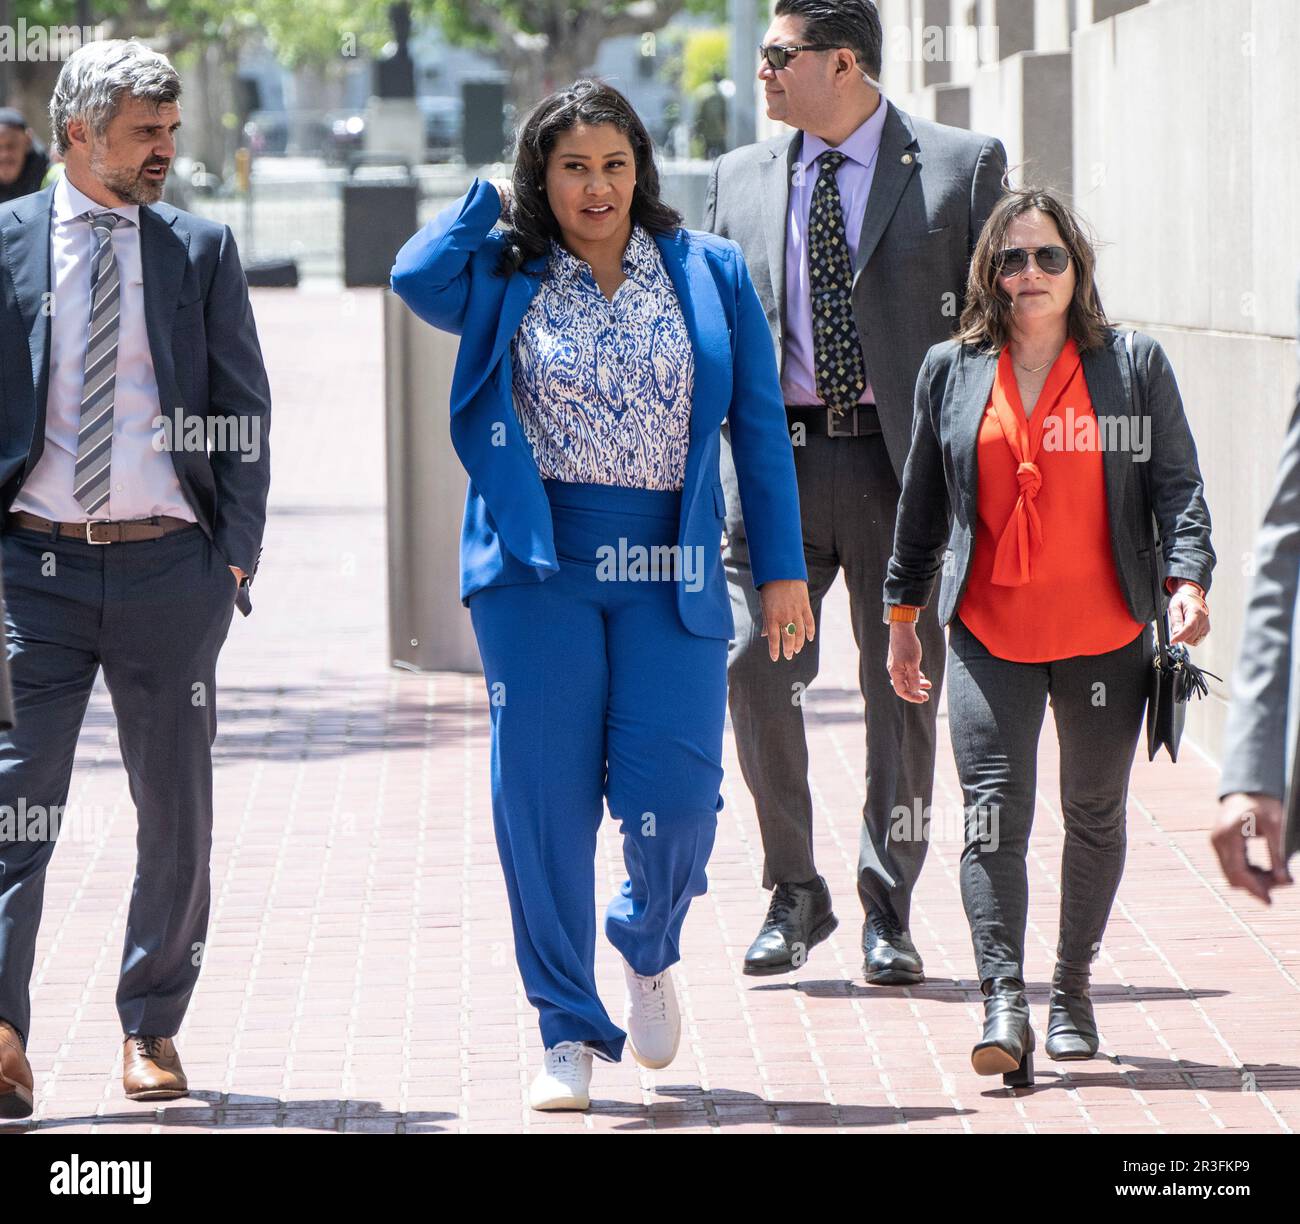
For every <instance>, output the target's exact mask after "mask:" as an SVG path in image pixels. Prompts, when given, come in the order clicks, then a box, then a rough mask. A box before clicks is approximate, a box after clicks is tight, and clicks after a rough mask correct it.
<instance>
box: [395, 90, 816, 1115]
mask: <svg viewBox="0 0 1300 1224" xmlns="http://www.w3.org/2000/svg"><path fill="white" fill-rule="evenodd" d="M498 222H500V227H499V228H497V227H498ZM392 283H393V289H394V291H395V292H396V293H397V294H399V295H400V296H401V297H402V299H403V300H404V301H405V302H406V303H407V305H409V306H410V307H411V309H412V310H413V311H415V313H416V314H417V315H419V316H420V317H421V318H422V319H424V320H425V321H426V322H428V323H431V324H432V325H433V326H435V327H439V328H442V329H444V330H446V331H450V332H453V333H455V334H457V335H459V336H460V337H461V344H460V352H459V355H458V357H457V360H456V370H455V374H454V377H453V380H452V390H451V433H452V441H453V443H454V445H455V447H456V452H457V454H458V455H459V456H460V458H461V461H462V462H463V463H464V465H465V468H466V470H467V471H468V473H469V478H470V479H469V489H468V492H467V496H466V502H465V519H464V525H463V530H462V536H461V597H462V599H463V600H464V601H465V602H466V603H467V605H468V606H469V609H470V614H471V618H472V620H473V624H474V632H475V634H476V636H477V638H478V644H479V652H480V655H481V656H482V659H483V669H484V675H485V679H486V682H487V690H488V698H489V709H490V712H491V720H492V808H493V819H494V825H495V831H496V838H497V846H498V849H499V852H500V855H501V865H502V868H503V871H504V873H505V879H506V888H507V891H508V894H509V898H510V911H511V918H512V921H513V926H514V937H515V953H516V957H517V959H518V963H519V970H520V973H521V975H522V977H523V980H524V986H525V989H526V991H527V994H528V998H529V1000H530V1002H532V1004H533V1005H534V1006H535V1007H536V1008H537V1010H538V1014H539V1020H540V1024H541V1035H542V1044H543V1046H544V1047H545V1057H544V1062H543V1066H542V1069H541V1071H540V1073H539V1074H538V1076H537V1078H536V1079H535V1080H534V1083H533V1087H532V1092H531V1097H530V1099H531V1103H532V1105H533V1107H534V1108H537V1109H574V1108H577V1109H585V1108H587V1106H588V1105H589V1103H590V1095H589V1085H590V1078H591V1065H592V1058H593V1056H595V1057H600V1058H603V1059H607V1060H610V1061H616V1060H618V1059H619V1058H620V1057H621V1055H622V1050H623V1043H624V1040H625V1038H626V1039H627V1040H628V1041H629V1045H630V1048H631V1050H632V1054H633V1056H634V1057H635V1058H636V1059H637V1060H638V1061H639V1062H641V1063H642V1064H643V1065H646V1066H651V1067H662V1066H667V1065H668V1063H669V1062H670V1061H671V1060H672V1058H673V1056H674V1054H675V1053H676V1050H677V1045H678V1041H679V1038H680V1030H681V1024H680V1017H679V1014H678V1009H677V1003H676V997H675V994H674V991H673V985H672V977H671V975H670V974H669V972H668V970H669V968H670V966H671V965H672V964H673V963H675V962H676V961H677V960H678V959H679V958H680V952H679V941H680V936H681V928H682V922H683V920H684V919H685V917H686V911H687V909H688V907H689V905H690V902H691V900H692V898H694V897H697V896H699V895H700V894H701V893H703V892H704V891H705V888H706V883H707V882H706V878H705V866H706V864H707V862H708V858H709V853H710V851H711V849H712V846H713V838H714V832H715V830H716V827H717V812H718V810H719V809H720V808H721V807H722V799H721V797H720V794H719V789H720V785H721V781H722V732H723V721H724V717H725V709H726V660H727V643H728V641H729V639H730V637H731V634H732V631H733V624H732V618H731V608H730V604H729V601H728V596H727V587H726V581H725V578H724V576H723V572H722V565H721V550H720V541H721V533H722V523H723V517H724V512H725V505H724V502H723V495H722V483H721V480H720V478H719V470H718V454H719V431H720V428H721V425H722V422H723V420H724V418H725V419H727V420H728V422H729V426H730V436H731V445H732V452H733V454H734V456H735V462H736V469H737V473H738V476H739V484H740V494H741V501H742V508H743V511H744V516H745V524H746V530H747V534H748V538H749V546H750V552H751V555H752V558H753V570H754V581H755V585H756V586H758V588H759V591H760V595H761V598H762V601H763V607H764V612H765V622H766V626H767V629H766V633H767V637H768V645H769V653H770V654H771V657H772V658H773V660H775V659H777V658H778V657H780V655H781V654H784V655H785V657H787V658H789V657H791V656H792V655H793V654H795V653H797V652H798V651H799V650H801V649H802V647H803V644H804V641H805V639H806V638H810V637H811V636H812V634H813V632H814V622H813V617H812V611H811V609H810V607H809V604H808V594H807V585H806V578H807V573H806V570H805V568H804V558H803V543H802V532H801V530H800V523H799V503H798V490H797V486H796V484H795V474H794V463H793V458H792V455H791V450H790V438H789V435H788V434H787V432H786V417H785V409H784V405H783V403H782V397H781V390H780V383H779V380H778V376H777V369H776V359H775V355H774V351H773V346H772V341H771V334H770V331H769V328H768V324H767V320H766V318H765V317H764V313H763V309H762V306H761V305H760V303H759V300H758V296H757V294H756V293H755V291H754V288H753V285H752V284H751V283H750V280H749V274H748V272H747V270H746V268H745V265H744V261H743V259H742V258H741V255H740V251H739V248H738V247H736V245H735V244H734V243H732V242H729V241H727V240H726V239H721V238H717V237H714V236H712V235H709V234H700V233H694V232H690V231H687V230H684V229H682V228H681V217H680V215H679V214H677V213H676V212H674V211H673V210H672V209H670V208H668V207H667V206H666V205H665V204H664V203H663V202H662V201H661V200H660V199H659V181H658V175H657V173H656V171H655V166H654V159H653V148H652V146H651V142H650V138H649V136H648V134H647V133H646V130H645V128H644V126H643V125H642V124H641V122H640V120H639V119H638V118H637V116H636V114H635V112H634V111H633V110H632V108H631V107H630V106H629V104H628V103H627V101H626V99H625V98H623V96H622V95H621V94H619V93H618V92H617V91H616V90H614V89H612V88H610V87H608V86H605V85H599V84H595V83H593V82H590V81H579V82H577V83H576V84H575V85H574V86H573V87H572V88H570V89H568V90H564V91H561V92H559V93H556V94H554V95H552V96H551V97H549V98H547V99H545V100H544V101H543V102H542V103H541V104H539V106H538V107H537V108H536V109H535V110H534V111H533V112H532V114H531V115H530V116H529V117H528V118H527V119H526V120H525V122H524V125H523V127H522V128H521V130H520V133H519V138H518V151H517V160H516V164H515V168H514V173H513V177H512V179H511V180H510V182H509V183H505V182H501V183H496V182H480V181H478V180H476V181H475V182H474V184H473V186H472V187H471V188H470V189H469V191H468V192H467V193H466V194H465V196H463V197H462V198H461V199H460V200H459V201H457V202H456V203H454V204H453V205H451V206H450V207H449V208H448V209H446V210H445V211H444V212H443V213H441V214H440V215H439V216H438V217H437V218H435V219H434V220H433V221H431V222H430V223H429V224H428V225H426V226H425V227H424V228H423V229H422V230H420V232H419V233H417V234H416V235H415V236H414V237H413V238H411V240H410V241H409V242H408V243H407V244H406V245H405V246H404V247H403V248H402V250H401V251H400V252H399V253H398V256H397V262H396V264H395V265H394V267H393V278H392ZM606 802H608V805H609V810H610V813H611V815H612V816H613V817H614V818H615V819H616V820H618V821H619V822H620V824H621V827H622V833H623V847H624V860H625V863H626V866H627V881H626V882H625V883H624V885H623V887H622V889H621V890H620V893H619V895H618V896H616V897H615V898H614V899H613V901H611V902H610V904H609V907H608V909H607V911H606V915H605V932H606V935H607V937H608V938H609V940H610V942H611V943H612V944H613V945H614V947H615V948H616V949H617V950H618V951H619V953H620V954H621V955H622V957H623V961H624V975H625V978H626V981H627V1000H626V1004H625V1008H624V1015H623V1022H624V1025H625V1026H626V1030H627V1031H626V1033H625V1032H624V1029H623V1028H620V1027H619V1026H618V1025H617V1024H615V1023H614V1021H613V1020H612V1019H611V1018H610V1016H609V1014H608V1013H607V1012H606V1010H605V1007H604V1005H603V1004H602V1003H601V1001H600V998H599V996H598V995H597V993H596V986H595V976H594V958H595V939H596V915H595V908H594V904H593V894H594V890H595V847H596V833H597V829H598V827H599V824H600V821H601V819H602V816H603V809H604V804H605V803H606Z"/></svg>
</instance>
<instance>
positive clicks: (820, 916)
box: [745, 876, 840, 977]
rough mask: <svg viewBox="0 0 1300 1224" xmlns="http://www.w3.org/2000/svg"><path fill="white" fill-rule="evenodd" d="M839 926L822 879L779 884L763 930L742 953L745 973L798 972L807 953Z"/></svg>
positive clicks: (753, 974) (765, 974) (754, 974)
mask: <svg viewBox="0 0 1300 1224" xmlns="http://www.w3.org/2000/svg"><path fill="white" fill-rule="evenodd" d="M839 924H840V922H839V919H838V918H836V917H835V915H834V914H832V913H831V891H830V889H829V888H827V887H826V881H825V880H823V879H822V878H821V876H817V877H816V878H815V879H812V880H810V881H809V882H808V883H806V884H778V885H777V886H776V888H774V889H773V890H772V901H771V904H770V905H768V907H767V917H766V918H764V919H763V929H762V930H761V931H759V933H758V937H757V938H756V939H755V940H754V942H753V943H752V944H750V945H749V951H748V952H746V953H745V973H746V974H747V975H748V976H749V977H766V976H767V975H768V974H770V973H790V972H792V971H793V970H795V969H801V968H802V967H803V965H804V964H805V962H806V961H807V960H808V953H809V952H811V951H812V949H813V948H815V947H816V946H817V945H818V944H819V943H821V942H822V940H824V939H826V938H828V937H829V935H830V933H831V932H832V931H833V930H835V928H836V927H837V926H839Z"/></svg>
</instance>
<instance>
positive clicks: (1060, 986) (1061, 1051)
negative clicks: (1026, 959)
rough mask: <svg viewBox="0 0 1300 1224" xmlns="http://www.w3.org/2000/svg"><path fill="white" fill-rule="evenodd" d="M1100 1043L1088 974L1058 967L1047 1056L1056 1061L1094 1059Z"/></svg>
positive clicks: (1050, 1008) (1049, 1008) (1049, 1012)
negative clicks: (1089, 994) (1089, 990)
mask: <svg viewBox="0 0 1300 1224" xmlns="http://www.w3.org/2000/svg"><path fill="white" fill-rule="evenodd" d="M1099 1044H1100V1041H1099V1039H1098V1037H1097V1020H1096V1017H1095V1016H1094V1015H1093V1012H1092V1000H1091V999H1090V998H1089V997H1088V975H1087V973H1077V972H1069V971H1067V970H1063V969H1061V968H1060V967H1059V966H1058V967H1057V970H1056V973H1055V974H1053V976H1052V995H1051V999H1050V1000H1049V1002H1048V1004H1047V1057H1048V1058H1051V1059H1053V1060H1055V1061H1056V1062H1072V1061H1076V1060H1081V1059H1085V1058H1092V1057H1093V1056H1094V1055H1095V1054H1096V1053H1097V1047H1098V1045H1099Z"/></svg>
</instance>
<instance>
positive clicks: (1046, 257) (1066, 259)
mask: <svg viewBox="0 0 1300 1224" xmlns="http://www.w3.org/2000/svg"><path fill="white" fill-rule="evenodd" d="M1031 255H1032V256H1033V257H1034V259H1035V261H1036V262H1037V264H1038V266H1039V268H1040V269H1042V271H1044V272H1046V273H1047V275H1048V276H1060V275H1061V273H1062V272H1064V271H1065V269H1066V268H1068V267H1069V266H1070V252H1069V251H1067V250H1066V249H1065V248H1064V247H1062V246H1042V247H1038V248H1037V249H1036V250H1028V249H1026V248H1025V247H1006V248H1005V249H1004V250H1001V251H999V252H998V253H997V254H996V255H994V256H993V266H994V267H995V268H996V269H997V272H998V275H999V276H1019V275H1020V273H1022V272H1023V271H1024V270H1025V269H1026V268H1027V267H1028V266H1029V257H1030V256H1031Z"/></svg>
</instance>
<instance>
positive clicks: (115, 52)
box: [50, 38, 181, 153]
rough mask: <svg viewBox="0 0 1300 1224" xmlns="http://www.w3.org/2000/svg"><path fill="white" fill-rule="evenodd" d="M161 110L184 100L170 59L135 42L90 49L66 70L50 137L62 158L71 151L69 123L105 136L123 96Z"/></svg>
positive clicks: (112, 41) (54, 100) (111, 41)
mask: <svg viewBox="0 0 1300 1224" xmlns="http://www.w3.org/2000/svg"><path fill="white" fill-rule="evenodd" d="M124 94H129V95H130V96H131V97H133V98H144V99H145V100H146V101H149V102H152V103H154V105H156V106H161V105H162V104H163V103H165V102H176V101H178V100H179V99H180V96H181V78H180V76H179V75H178V74H177V72H176V69H175V68H173V67H172V66H171V63H170V62H169V61H168V59H167V57H166V56H165V55H160V54H159V53H158V52H157V51H152V50H150V49H149V48H148V47H146V46H145V45H144V43H142V42H139V41H138V40H136V39H134V38H129V39H127V38H108V39H104V40H103V41H101V42H92V43H86V44H85V45H84V46H82V47H79V48H78V49H77V50H76V51H74V52H73V53H72V54H71V55H70V56H69V57H68V59H67V60H66V62H65V63H64V65H63V70H62V71H61V72H60V73H59V79H58V82H57V84H56V85H55V86H54V93H53V94H52V95H51V97H50V132H51V133H52V136H53V143H54V147H55V149H56V150H57V151H58V152H59V153H66V152H67V150H68V123H69V121H70V120H72V119H82V120H84V121H85V122H86V123H88V124H89V125H90V129H91V131H92V132H94V133H95V135H96V136H102V135H103V134H104V131H105V129H106V128H107V127H108V124H109V121H110V120H111V119H112V118H113V116H114V115H115V114H117V108H118V106H119V104H120V101H121V99H122V96H123V95H124Z"/></svg>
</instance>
